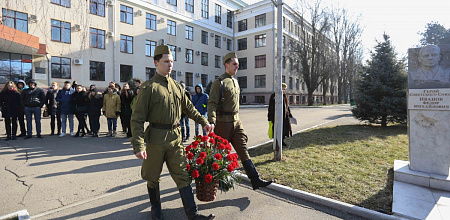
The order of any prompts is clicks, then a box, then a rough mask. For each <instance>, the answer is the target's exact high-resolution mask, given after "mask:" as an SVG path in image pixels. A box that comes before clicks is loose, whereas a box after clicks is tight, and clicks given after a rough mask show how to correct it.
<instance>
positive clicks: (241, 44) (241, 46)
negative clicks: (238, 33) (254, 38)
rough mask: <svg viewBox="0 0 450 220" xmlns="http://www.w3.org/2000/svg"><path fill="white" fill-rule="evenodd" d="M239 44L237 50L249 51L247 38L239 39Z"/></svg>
mask: <svg viewBox="0 0 450 220" xmlns="http://www.w3.org/2000/svg"><path fill="white" fill-rule="evenodd" d="M237 43H238V45H237V46H238V48H237V50H247V38H242V39H239V40H238V42H237Z"/></svg>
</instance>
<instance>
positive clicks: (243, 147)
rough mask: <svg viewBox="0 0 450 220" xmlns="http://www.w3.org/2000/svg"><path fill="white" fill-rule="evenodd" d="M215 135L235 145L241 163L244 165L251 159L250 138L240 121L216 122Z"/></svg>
mask: <svg viewBox="0 0 450 220" xmlns="http://www.w3.org/2000/svg"><path fill="white" fill-rule="evenodd" d="M214 133H215V134H217V135H219V136H221V137H222V138H225V139H227V140H228V142H230V143H231V145H233V148H234V150H236V153H237V154H238V156H239V158H240V159H241V162H242V163H244V162H245V161H246V160H248V159H250V155H249V154H248V150H247V141H248V137H247V134H246V133H245V131H244V127H243V126H242V123H241V121H240V120H237V121H234V122H219V121H218V122H216V126H215V128H214Z"/></svg>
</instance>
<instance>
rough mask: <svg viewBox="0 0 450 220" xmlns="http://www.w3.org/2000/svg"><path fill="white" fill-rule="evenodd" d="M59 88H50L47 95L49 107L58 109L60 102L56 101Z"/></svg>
mask: <svg viewBox="0 0 450 220" xmlns="http://www.w3.org/2000/svg"><path fill="white" fill-rule="evenodd" d="M58 91H59V89H58V90H53V89H49V90H48V91H47V95H45V105H46V106H47V108H48V109H57V108H58V102H57V101H56V96H57V95H58Z"/></svg>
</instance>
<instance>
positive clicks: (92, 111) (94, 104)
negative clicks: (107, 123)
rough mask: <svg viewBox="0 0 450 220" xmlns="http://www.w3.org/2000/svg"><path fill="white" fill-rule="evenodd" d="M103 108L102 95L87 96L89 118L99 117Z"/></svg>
mask: <svg viewBox="0 0 450 220" xmlns="http://www.w3.org/2000/svg"><path fill="white" fill-rule="evenodd" d="M102 107H103V95H102V94H101V93H97V94H96V95H95V96H94V97H92V96H91V95H89V96H88V115H89V117H100V115H101V113H102Z"/></svg>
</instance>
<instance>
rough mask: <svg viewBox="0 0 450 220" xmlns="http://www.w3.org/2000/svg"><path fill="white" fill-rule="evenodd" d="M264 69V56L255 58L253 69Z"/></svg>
mask: <svg viewBox="0 0 450 220" xmlns="http://www.w3.org/2000/svg"><path fill="white" fill-rule="evenodd" d="M261 67H266V55H260V56H255V68H261Z"/></svg>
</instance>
